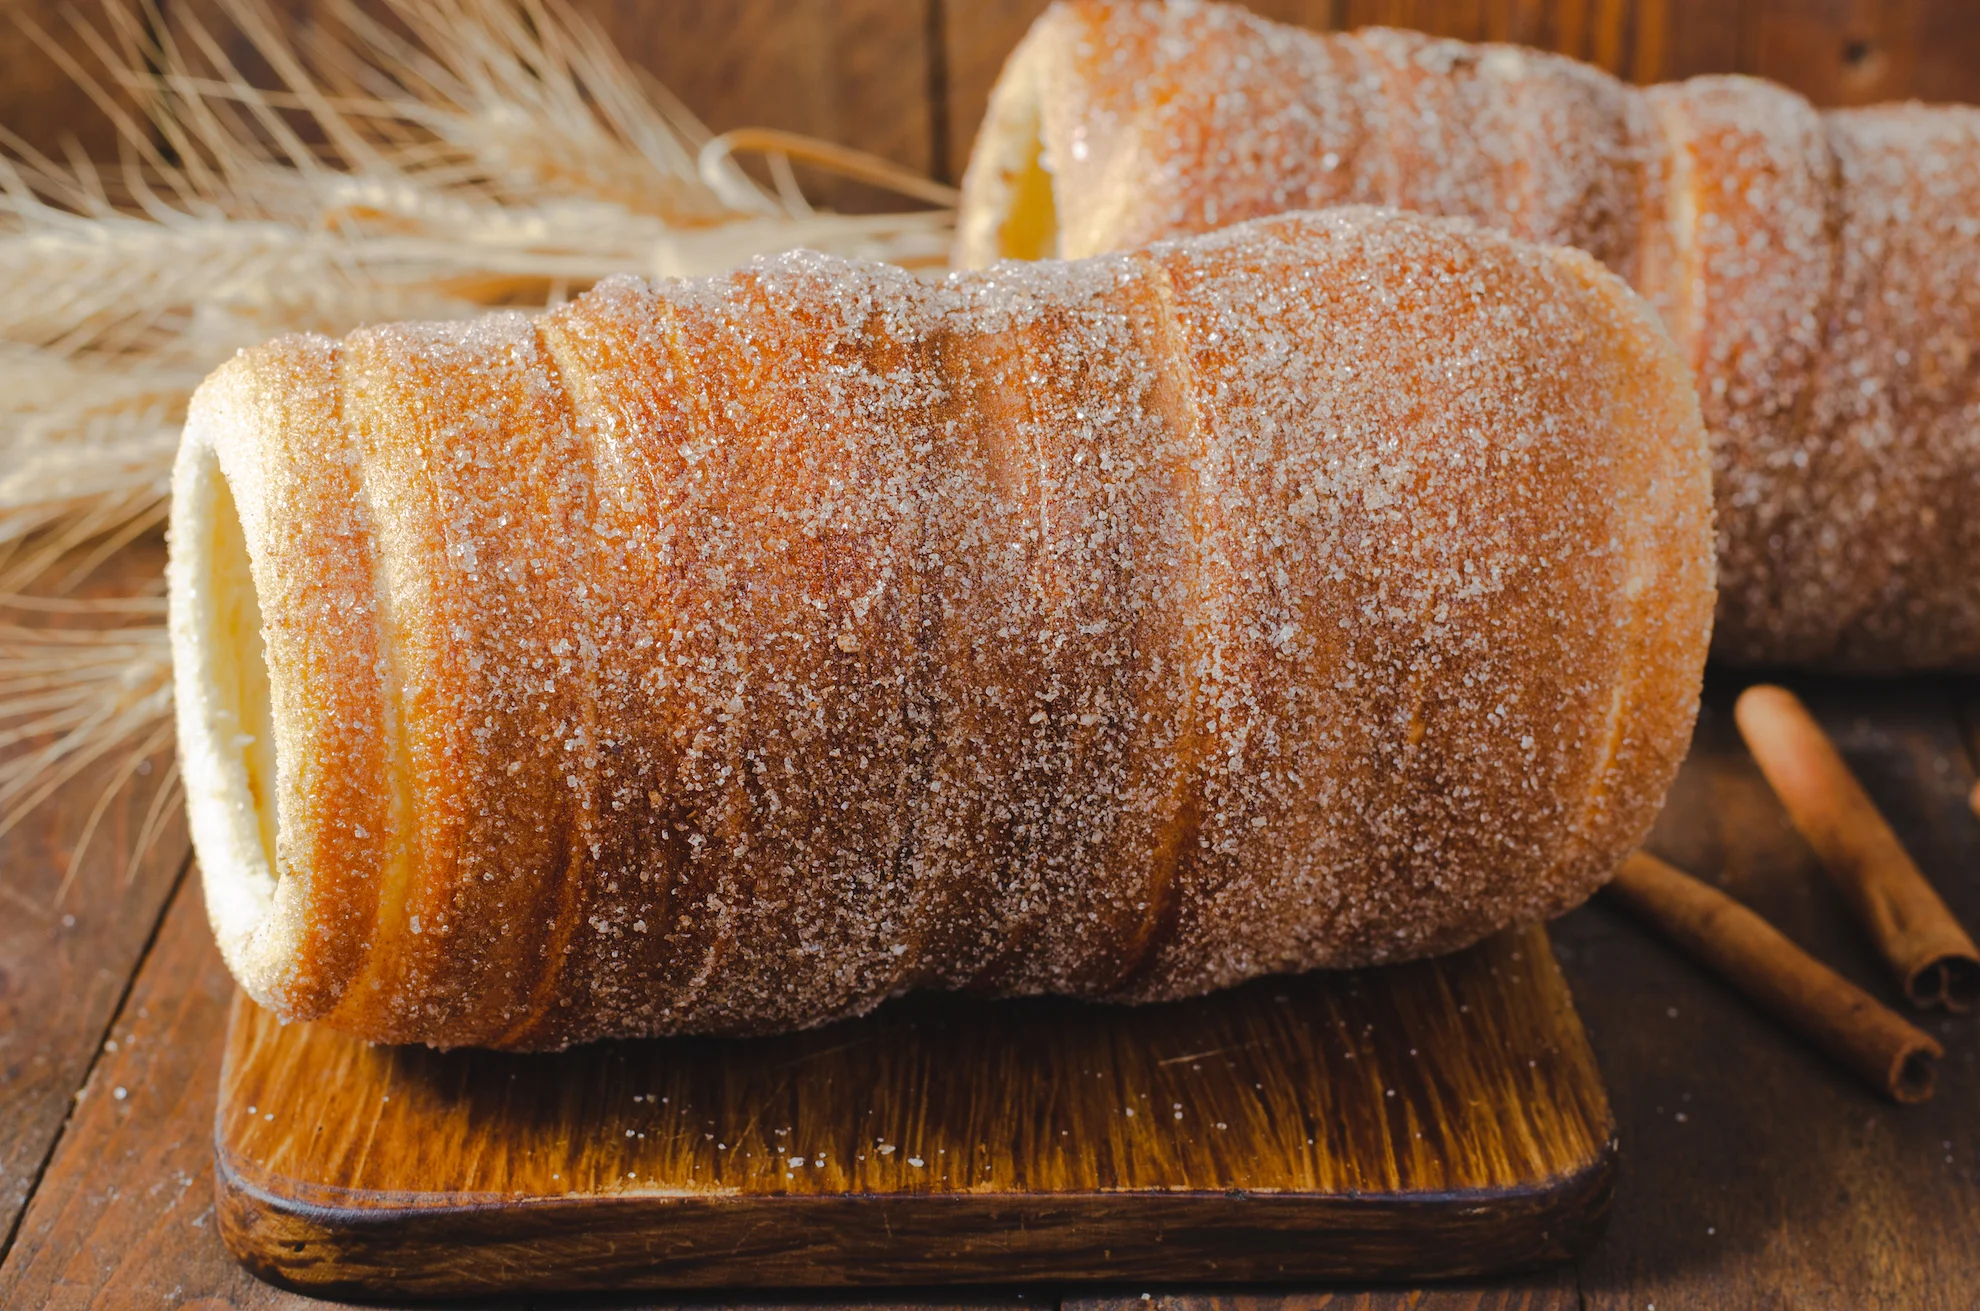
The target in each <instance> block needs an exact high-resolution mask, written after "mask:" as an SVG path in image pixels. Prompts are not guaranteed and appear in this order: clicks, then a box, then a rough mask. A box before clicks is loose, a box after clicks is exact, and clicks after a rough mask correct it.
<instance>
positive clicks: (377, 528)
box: [170, 210, 1713, 1048]
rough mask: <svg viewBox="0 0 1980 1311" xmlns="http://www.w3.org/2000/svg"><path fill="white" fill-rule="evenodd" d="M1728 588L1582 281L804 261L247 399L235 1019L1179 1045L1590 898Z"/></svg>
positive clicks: (1371, 261)
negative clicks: (1716, 581) (1156, 1033)
mask: <svg viewBox="0 0 1980 1311" xmlns="http://www.w3.org/2000/svg"><path fill="white" fill-rule="evenodd" d="M1712 571H1713V561H1712V524H1711V502H1710V491H1709V486H1708V467H1707V454H1706V449H1705V442H1704V434H1703V430H1702V428H1701V426H1700V421H1699V417H1698V409H1697V403H1696V400H1695V397H1694V395H1693V392H1692V389H1691V387H1690V384H1689V379H1688V377H1687V374H1686V372H1685V369H1684V365H1683V362H1682V361H1681V360H1680V358H1679V357H1678V355H1677V352H1676V351H1675V349H1674V348H1673V346H1672V345H1671V342H1670V340H1669V338H1668V337H1666V336H1665V334H1664V333H1663V332H1662V330H1661V329H1659V328H1658V326H1657V324H1656V322H1655V319H1654V316H1653V315H1652V313H1651V311H1650V310H1649V308H1648V307H1647V306H1646V305H1645V304H1644V303H1643V302H1641V301H1640V300H1639V299H1638V298H1637V297H1635V296H1634V295H1633V294H1632V293H1631V292H1630V291H1629V289H1628V288H1627V287H1626V286H1625V285H1624V284H1623V283H1622V281H1621V280H1620V279H1618V278H1616V277H1614V276H1613V275H1611V274H1610V273H1608V272H1607V271H1605V270H1604V269H1603V268H1602V267H1601V266H1600V265H1599V264H1597V263H1596V262H1595V261H1594V260H1592V259H1590V258H1588V257H1587V256H1585V255H1583V254H1580V253H1578V252H1574V251H1568V250H1560V249H1545V248H1541V247H1537V246H1531V245H1526V244H1523V243H1520V242H1517V241H1514V240H1511V239H1509V238H1506V237H1503V236H1499V235H1496V234H1492V233H1488V232H1484V231H1481V230H1475V229H1472V228H1470V227H1468V226H1466V225H1463V224H1454V223H1449V222H1444V221H1439V220H1429V219H1420V218H1414V217H1410V216H1403V215H1397V214H1393V213H1385V212H1380V211H1371V210H1343V211H1338V212H1333V213H1329V214H1325V215H1318V216H1313V215H1297V216H1290V217H1285V218H1280V219H1272V220H1266V221H1262V222H1257V223H1252V224H1246V225H1243V226H1240V227H1236V228H1232V229H1229V230H1227V231H1224V232H1221V233H1217V234H1214V235H1210V236H1205V237H1198V238H1194V239H1191V240H1187V241H1180V242H1175V243H1169V244H1157V245H1154V246H1151V247H1148V248H1146V249H1145V250H1141V251H1137V252H1133V253H1127V254H1119V255H1111V256H1106V257H1102V258H1096V259H1091V260H1084V261H1079V262H1073V263H1059V262H1046V263H1040V264H1032V265H1020V264H1005V265H999V266H997V267H995V268H992V269H990V270H987V271H985V272H981V273H971V274H958V275H955V276H953V277H951V278H950V279H949V280H948V281H946V282H943V283H938V284H930V283H925V282H920V281H917V280H916V279H915V278H913V277H912V276H910V275H909V274H907V273H905V272H903V271H900V270H898V269H894V268H890V267H887V266H884V265H876V264H861V263H848V262H844V261H841V260H836V259H829V258H826V257H823V256H819V255H812V254H802V253H801V254H797V255H792V256H787V257H781V258H777V259H771V260H766V261H761V262H759V263H756V264H754V265H752V266H750V267H748V268H746V269H744V270H742V271H740V272H737V273H735V274H732V275H729V276H725V277H718V278H713V279H707V280H697V281H674V282H660V283H655V284H647V283H643V282H639V281H636V280H630V279H615V280H612V281H609V282H607V283H605V284H603V285H601V286H599V287H598V288H596V289H594V290H592V291H590V292H588V293H587V294H585V295H584V296H582V297H580V298H579V299H577V300H576V301H575V302H573V303H571V304H568V305H566V306H564V307H562V308H559V309H557V310H555V311H553V312H550V313H548V314H545V315H543V316H541V317H539V318H529V317H525V316H522V315H507V316H497V317H493V318H489V319H486V320H483V321H481V322H479V323H475V324H470V325H458V324H449V325H420V324H411V325H397V326H387V327H379V328H371V329H366V330H363V331H360V332H356V333H353V334H351V335H350V336H348V337H346V338H344V339H343V340H341V341H332V340H329V339H326V338H322V337H290V338H285V339H282V340H280V341H276V342H273V343H270V344H268V345H265V346H262V347H259V348H256V349H254V350H251V351H247V352H244V353H242V354H241V355H240V356H239V357H237V358H236V359H235V360H234V361H233V362H231V363H230V364H228V365H226V366H225V367H223V368H222V369H220V370H219V371H218V372H217V373H215V374H214V376H213V377H212V378H210V379H209V380H208V381H207V382H206V384H205V386H204V387H202V388H201V390H200V392H199V395H198V398H197V399H196V401H195V402H194V405H193V408H192V413H191V417H190V420H189V422H188V424H187V427H186V434H185V439H184V445H183V448H182V450H181V453H180V457H179V462H178V467H177V471H176V475H175V487H174V503H173V520H172V561H171V570H170V578H171V613H172V636H173V642H174V653H175V659H176V661H177V672H178V697H179V742H180V750H181V753H182V757H183V760H184V765H185V776H186V784H187V793H188V800H189V805H190V813H191V819H192V827H193V835H194V840H195V843H196V845H197V848H198V853H199V859H200V864H201V867H202V869H203V871H204V877H205V880H206V889H207V902H208V908H209V911H210V913H211V915H212V918H213V923H214V927H215V930H216V932H217V934H218V937H219V941H220V945H221V948H222V950H223V952H224V954H225V956H226V959H227V962H228V964H229V965H230V966H231V967H232V969H233V971H234V973H235V975H236V976H237V977H238V978H239V979H240V981H241V982H242V984H243V985H244V986H245V987H246V989H247V990H248V992H249V993H250V994H252V995H253V996H254V997H255V998H256V999H257V1000H259V1001H260V1002H261V1003H263V1004H264V1005H267V1006H269V1007H272V1008H274V1009H275V1010H276V1011H278V1012H280V1013H281V1014H283V1015H286V1016H294V1017H304V1018H311V1019H317V1020H321V1021H323V1022H326V1023H329V1024H333V1025H337V1026H341V1027H343V1028H346V1029H350V1030H354V1031H356V1032H358V1033H361V1034H363V1035H365V1036H367V1037H370V1038H375V1039H380V1040H385V1041H393V1042H402V1041H425V1042H431V1043H437V1044H443V1045H459V1044H483V1045H492V1046H500V1047H512V1048H547V1047H557V1046H561V1045H565V1044H569V1043H572V1042H578V1041H583V1040H587V1039H592V1038H598V1037H603V1036H608V1035H636V1034H663V1033H680V1032H725V1033H726V1032H763V1031H774V1030H778V1029H785V1028H790V1027H794V1026H801V1025H810V1024H817V1023H820V1022H823V1021H826V1020H830V1019H833V1018H835V1017H838V1016H844V1015H848V1014H854V1013H858V1012H860V1011H863V1010H865V1009H868V1008H870V1007H872V1006H874V1005H876V1004H877V1003H879V1002H880V1001H882V1000H883V999H885V998H887V997H889V996H891V995H894V994H897V993H899V992H902V991H904V990H906V989H910V988H917V987H933V988H969V989H977V990H981V991H986V992H992V993H1000V994H1023V993H1040V992H1051V993H1064V994H1071V995H1075V996H1082V997H1093V998H1115V999H1125V1000H1146V999H1155V998H1168V997H1177V996H1184V995H1189V994H1194V993H1200V992H1203V991H1205V990H1208V989H1213V988H1217V987H1221V986H1225V985H1228V984H1231V983H1235V982H1237V981H1239V980H1242V979H1245V978H1248V977H1251V976H1254V975H1258V974H1261V973H1266V972H1271V971H1287V970H1303V969H1308V968H1313V967H1323V966H1346V965H1356V964H1361V963H1365V962H1376V961H1390V960H1397V959H1403V958H1407V957H1411V956H1417V955H1421V954H1424V953H1431V952H1439V951H1445V950H1450V949H1453V948H1457V947H1460V946H1463V945H1465V944H1467V943H1469V942H1471V941H1474V940H1476V939H1478V938H1480V937H1482V936H1484V935H1486V934H1489V933H1491V932H1493V931H1495V930H1497V929H1500V928H1502V927H1504V926H1506V925H1509V924H1514V923H1520V922H1531V921H1535V920H1538V919H1541V918H1543V917H1546V916H1549V915H1553V914H1556V913H1558V912H1560V911H1561V910H1563V909H1565V908H1567V907H1569V906H1571V905H1573V904H1575V903H1576V902H1578V901H1580V900H1581V899H1582V898H1584V897H1586V896H1587V895H1588V894H1589V893H1590V892H1591V891H1592V890H1593V889H1594V888H1595V887H1596V886H1598V885H1599V884H1600V883H1601V881H1602V880H1603V879H1605V878H1606V877H1607V876H1608V875H1609V873H1610V872H1611V871H1612V870H1613V869H1614V867H1615V865H1616V864H1617V862H1618V861H1619V860H1620V859H1621V858H1622V856H1623V855H1624V854H1625V853H1626V852H1628V851H1629V850H1631V849H1632V848H1633V847H1634V846H1635V845H1636V844H1637V843H1638V842H1639V841H1640V839H1641V838H1642V837H1643V835H1644V833H1645V831H1646V829H1647V828H1648V826H1649V824H1650V822H1651V819H1652V818H1653V816H1654V814H1655V812H1656V810H1657V808H1658V806H1659V804H1660V803H1661V800H1662V797H1663V794H1664V790H1665V788H1666V786H1667V785H1668V783H1669V781H1670V779H1671V777H1672V775H1673V773H1674V772H1675V770H1676V767H1677V764H1678V761H1679V760H1680V758H1681V757H1682V755H1683V753H1684V750H1685V746H1686V743H1687V741H1688V738H1689V734H1690V730H1691V725H1692V721H1693V717H1694V714H1695V712H1696V707H1697V697H1698V689H1699V678H1700V671H1701V667H1702V664H1703V661H1704V657H1705V650H1706V645H1707V641H1708V634H1709V628H1710V621H1711V612H1712V596H1713V591H1712Z"/></svg>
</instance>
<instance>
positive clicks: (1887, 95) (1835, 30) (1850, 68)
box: [1748, 0, 1923, 105]
mask: <svg viewBox="0 0 1980 1311" xmlns="http://www.w3.org/2000/svg"><path fill="white" fill-rule="evenodd" d="M1922 16H1923V15H1922V14H1921V13H1920V12H1919V7H1918V6H1917V5H1916V4H1906V3H1900V4H1892V3H1889V0H1813V2H1812V3H1811V0H1749V17H1748V32H1749V34H1750V35H1749V40H1750V42H1751V45H1752V56H1751V60H1750V66H1749V69H1748V71H1751V72H1753V73H1755V74H1757V75H1759V76H1761V77H1766V78H1771V79H1773V80H1774V81H1776V82H1780V83H1783V84H1785V85H1787V86H1791V87H1793V88H1794V89H1795V90H1797V91H1799V92H1801V93H1802V94H1803V95H1805V96H1807V97H1808V98H1809V99H1810V100H1813V101H1814V102H1815V103H1816V104H1818V105H1869V104H1875V103H1876V102H1878V101H1880V100H1901V99H1903V98H1904V97H1905V96H1906V95H1907V94H1909V89H1910V87H1911V84H1912V82H1913V79H1914V67H1915V56H1916V54H1917V52H1918V37H1919V31H1918V28H1919V20H1920V18H1921V17H1922Z"/></svg>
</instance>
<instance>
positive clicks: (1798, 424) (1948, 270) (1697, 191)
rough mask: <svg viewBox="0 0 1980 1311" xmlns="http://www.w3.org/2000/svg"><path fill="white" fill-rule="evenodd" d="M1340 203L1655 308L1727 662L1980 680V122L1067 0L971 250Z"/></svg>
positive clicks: (998, 94)
mask: <svg viewBox="0 0 1980 1311" xmlns="http://www.w3.org/2000/svg"><path fill="white" fill-rule="evenodd" d="M1339 204H1380V205H1391V206H1396V207H1399V208H1403V209H1410V210H1415V211H1419V212H1422V213H1429V214H1439V215H1446V216H1452V217H1463V218H1469V219H1472V220H1474V221H1476V222H1479V223H1483V224H1487V225H1490V226H1492V227H1495V228H1498V229H1500V230H1502V231H1505V232H1509V233H1511V234H1513V235H1514V236H1518V237H1522V238H1525V239H1527V240H1531V241H1539V242H1545V243H1551V244H1560V245H1570V246H1575V247H1578V248H1580V249H1582V250H1585V251H1587V252H1588V253H1590V254H1592V255H1594V256H1595V257H1596V258H1597V259H1599V260H1601V261H1602V262H1603V263H1604V264H1606V265H1607V266H1608V267H1609V268H1610V269H1612V270H1614V271H1615V272H1616V273H1618V274H1620V275H1621V276H1622V277H1623V278H1625V279H1626V280H1627V281H1629V282H1630V283H1631V284H1632V285H1633V286H1635V287H1636V288H1637V290H1638V291H1640V292H1641V293H1642V294H1643V295H1644V296H1645V297H1647V298H1648V299H1649V300H1650V301H1651V303H1652V304H1654V305H1655V306H1656V307H1657V309H1658V312H1659V314H1660V315H1661V316H1662V318H1663V321H1664V323H1665V325H1666V326H1667V327H1668V328H1669V330H1670V332H1671V335H1672V336H1673V337H1674V338H1675V339H1676V341H1677V343H1678V346H1679V349H1680V351H1681V352H1682V354H1683V355H1684V357H1685V361H1686V363H1687V364H1688V365H1689V366H1690V368H1691V369H1692V371H1693V374H1694V375H1695V377H1696V378H1697V383H1698V391H1699V400H1700V404H1701V405H1702V407H1703V412H1704V417H1705V425H1706V430H1707V431H1708V432H1709V433H1710V434H1711V438H1712V448H1713V459H1714V480H1715V486H1716V491H1717V497H1718V506H1717V513H1718V532H1719V608H1718V622H1717V627H1716V631H1715V637H1714V647H1713V650H1714V654H1715V656H1716V657H1717V658H1719V659H1722V660H1726V661H1729V662H1733V663H1738V664H1746V665H1795V666H1802V667H1807V668H1818V669H1828V670H1838V671H1850V672H1859V673H1896V672H1902V671H1905V670H1926V669H1976V668H1980V571H1976V570H1975V569H1974V568H1973V565H1972V562H1973V561H1974V560H1975V559H1980V514H1974V513H1972V511H1971V507H1972V505H1973V504H1974V503H1975V498H1976V496H1980V108H1974V107H1970V106H1956V105H1949V106H1929V107H1928V106H1923V105H1916V104H1909V105H1882V106H1876V107H1872V108H1867V109H1842V110H1830V111H1817V110H1816V109H1815V108H1814V107H1813V106H1812V105H1810V104H1809V103H1808V101H1807V100H1805V99H1803V98H1802V97H1801V96H1799V95H1796V94H1795V93H1793V92H1791V91H1789V90H1787V89H1786V88H1784V87H1780V86H1776V85H1774V84H1772V83H1769V82H1764V81H1761V80H1759V79H1756V78H1746V77H1699V78H1693V79H1691V80H1689V81H1686V82H1679V83H1672V84H1669V85H1664V86H1657V87H1651V88H1647V89H1639V88H1635V87H1630V86H1627V85H1625V84H1624V83H1622V82H1620V81H1618V80H1616V79H1615V78H1612V77H1610V76H1609V75H1607V74H1606V73H1603V72H1602V71H1600V70H1599V69H1596V68H1592V67H1589V66H1588V65H1585V64H1581V63H1577V62H1575V61H1574V60H1571V59H1566V58H1563V57H1561V56H1558V55H1550V54H1545V53H1542V52H1540V51H1535V50H1526V49H1522V48H1520V47H1517V46H1510V45H1497V44H1486V45H1473V44H1467V43H1465V42H1461V41H1450V40H1442V39H1438V38H1432V37H1428V36H1424V35H1421V34H1419V33H1414V32H1403V31H1395V30H1390V29H1384V28H1368V29H1364V30H1361V31H1358V32H1309V31H1303V30H1301V29H1298V28H1293V27H1287V26H1282V25H1280V24H1276V23H1269V22H1266V21H1264V20H1262V19H1259V18H1256V17H1254V16H1252V15H1251V14H1248V13H1246V12H1245V11H1243V10H1242V9H1238V8H1236V7H1233V6H1229V5H1217V4H1188V5H1182V4H1177V5H1164V4H1151V3H1108V2H1103V0H1081V2H1079V3H1066V4H1057V5H1054V6H1053V7H1052V8H1051V9H1050V10H1049V11H1048V12H1047V13H1046V14H1045V15H1044V16H1043V17H1042V18H1041V19H1040V20H1039V21H1038V23H1037V24H1036V26H1034V27H1033V29H1032V31H1031V33H1030V34H1029V35H1028V36H1027V37H1026V38H1025V40H1024V42H1023V43H1022V44H1021V45H1020V46H1019V47H1018V48H1017V50H1016V51H1015V52H1014V53H1013V54H1012V56H1011V59H1010V61H1009V63H1008V64H1007V65H1006V67H1005V70H1004V72H1003V75H1002V76H1001V77H1000V79H999V81H998V83H997V86H996V88H995V89H994V90H993V92H992V94H991V98H990V106H989V111H988V114H987V116H986V117H985V120H984V124H983V127H982V129H981V131H980V132H979V134H978V137H977V143H976V146H975V149H974V152H973V154H972V156H971V160H970V165H969V170H968V173H967V174H966V176H965V178H964V181H963V199H962V204H961V210H960V213H959V215H958V225H957V226H958V240H957V246H956V260H957V262H958V264H959V265H960V266H962V267H982V266H984V265H987V264H988V263H990V262H991V261H993V260H995V259H997V258H1003V257H1017V258H1035V257H1038V256H1040V255H1043V254H1052V253H1056V254H1059V255H1062V256H1065V257H1068V258H1076V257H1079V256H1085V255H1092V254H1098V253H1100V252H1103V251H1109V250H1126V249H1131V248H1133V247H1136V246H1139V245H1142V244H1144V243H1146V242H1149V241H1153V240H1156V239H1158V238H1170V237H1176V236H1181V235H1184V234H1188V233H1193V232H1204V231H1210V230H1212V229H1214V228H1216V227H1218V226H1219V225H1221V224H1226V223H1231V222H1236V221H1240V220H1244V219H1250V218H1255V217H1258V216H1261V215H1267V214H1276V213H1281V212H1284V211H1287V210H1302V209H1318V208H1322V207H1324V206H1328V205H1339Z"/></svg>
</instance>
